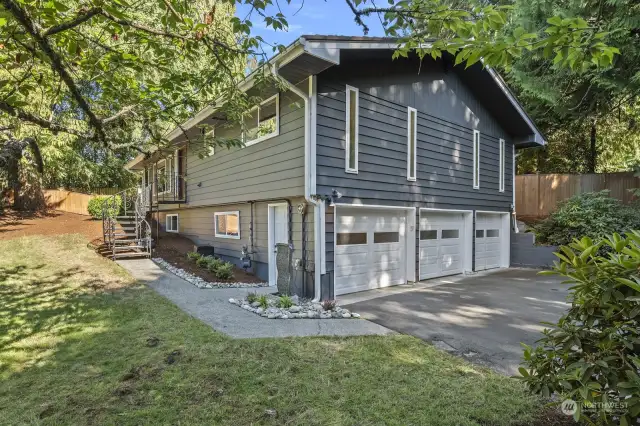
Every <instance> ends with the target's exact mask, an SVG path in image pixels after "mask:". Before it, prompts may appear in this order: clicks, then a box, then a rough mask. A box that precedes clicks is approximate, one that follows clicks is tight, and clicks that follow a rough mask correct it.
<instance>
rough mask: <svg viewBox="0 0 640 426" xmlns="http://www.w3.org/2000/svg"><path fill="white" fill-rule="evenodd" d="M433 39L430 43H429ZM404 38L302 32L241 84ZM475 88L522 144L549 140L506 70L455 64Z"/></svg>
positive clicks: (174, 137)
mask: <svg viewBox="0 0 640 426" xmlns="http://www.w3.org/2000/svg"><path fill="white" fill-rule="evenodd" d="M429 42H430V41H429V40H426V41H425V45H426V46H428V45H429ZM399 43H400V40H399V39H397V38H392V37H366V36H339V35H312V34H307V35H303V36H301V37H299V38H298V39H297V40H296V41H294V42H293V43H291V44H290V45H289V46H288V47H287V48H286V49H285V50H284V51H283V52H281V53H279V54H277V55H275V56H274V57H272V58H271V59H270V60H269V61H268V62H267V63H266V64H264V65H263V66H262V67H261V68H259V69H258V70H256V71H254V72H253V73H252V74H250V75H248V76H247V77H246V78H245V79H244V80H243V81H242V82H241V83H240V84H239V87H240V89H241V90H243V91H248V90H250V89H251V88H252V87H253V85H254V81H255V76H256V75H257V73H258V72H260V71H262V70H264V68H265V67H272V66H274V65H276V66H277V67H278V70H279V74H280V76H282V77H283V78H285V79H287V80H288V81H289V82H291V83H293V84H296V83H298V82H300V81H302V80H304V79H306V78H307V77H308V76H309V75H316V74H319V73H321V72H322V71H324V70H326V69H327V68H330V67H332V66H334V65H339V64H340V53H341V51H344V50H351V49H370V50H393V49H396V48H397V47H398V44H399ZM454 69H455V72H457V73H458V74H459V75H460V77H461V78H462V79H463V81H464V82H465V83H467V85H468V86H469V87H470V89H471V91H472V92H474V94H475V95H476V96H477V97H478V98H479V99H480V100H484V101H485V102H484V104H485V106H486V107H487V109H488V110H489V112H490V113H492V114H493V115H494V117H496V119H498V120H499V121H501V122H503V123H504V127H505V130H506V131H507V132H509V133H510V134H511V136H512V137H513V139H514V143H515V145H516V147H517V148H525V147H530V146H538V145H544V144H545V143H546V142H545V139H544V137H543V135H542V132H541V131H540V130H539V129H538V128H537V126H536V125H535V123H534V122H533V120H532V119H531V117H529V115H528V114H527V113H526V111H525V110H524V108H523V106H522V105H521V104H520V102H518V100H517V98H516V97H515V95H514V94H513V93H512V92H511V90H509V88H508V87H507V84H506V83H505V82H504V80H503V79H502V78H501V77H500V75H499V74H498V73H497V72H496V71H495V70H493V69H492V68H491V67H483V66H482V65H481V64H475V65H474V66H472V67H469V68H468V69H464V68H463V67H462V66H459V67H454ZM223 102H224V99H219V100H217V101H216V102H215V104H214V105H211V106H208V107H206V108H204V109H203V110H201V111H199V112H198V113H197V114H196V115H195V116H194V117H193V118H191V119H189V120H187V121H186V122H184V123H182V125H181V126H178V127H176V128H175V129H174V130H172V131H171V132H170V133H169V134H168V135H167V136H166V137H167V139H169V140H170V141H176V142H177V141H179V138H180V137H181V136H183V133H184V132H185V131H186V132H188V134H189V136H190V137H191V135H193V137H196V136H197V132H198V129H197V127H196V126H197V125H198V124H200V123H204V122H207V121H211V120H212V117H214V114H215V112H216V111H217V110H218V109H219V106H220V105H222V103H223ZM142 160H144V156H143V155H139V156H138V157H136V158H135V159H134V160H132V161H131V162H129V163H128V164H127V166H126V167H127V169H129V170H135V169H137V168H140V164H141V161H142Z"/></svg>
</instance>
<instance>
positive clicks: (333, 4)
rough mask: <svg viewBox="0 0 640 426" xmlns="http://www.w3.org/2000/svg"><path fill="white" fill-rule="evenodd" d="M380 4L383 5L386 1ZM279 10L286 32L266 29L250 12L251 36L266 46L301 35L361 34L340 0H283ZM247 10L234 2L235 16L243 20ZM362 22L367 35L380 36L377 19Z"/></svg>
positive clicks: (273, 9)
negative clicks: (367, 30) (289, 1)
mask: <svg viewBox="0 0 640 426" xmlns="http://www.w3.org/2000/svg"><path fill="white" fill-rule="evenodd" d="M274 3H275V0H274ZM383 3H384V4H385V5H386V2H384V1H383ZM301 6H302V8H301ZM280 8H281V10H282V13H283V14H284V15H285V17H286V18H287V21H288V22H289V31H288V32H283V31H274V30H273V29H271V28H268V29H267V28H266V27H265V24H264V19H263V18H262V17H261V16H260V15H258V14H257V13H255V12H254V14H253V15H252V16H251V22H252V24H253V31H252V33H253V35H259V36H261V37H262V38H264V39H265V41H267V42H269V43H274V44H283V45H285V46H286V45H288V44H289V43H291V42H293V41H294V40H295V39H297V38H298V37H300V36H301V35H302V34H323V35H355V36H358V35H359V36H361V35H363V34H362V28H361V27H359V26H357V25H356V24H355V22H354V21H353V13H352V12H351V10H350V9H349V6H347V3H346V2H345V1H344V0H305V1H304V5H303V4H302V1H301V0H292V1H291V4H287V2H286V0H280ZM250 10H251V9H250V8H249V7H247V6H246V5H241V4H237V3H236V15H237V16H238V17H240V18H242V19H244V18H245V17H246V16H247V13H248V12H249V11H250ZM277 12H278V9H277V7H275V6H271V7H269V8H268V9H267V14H268V15H275V14H276V13H277ZM366 23H367V25H368V26H369V29H370V31H369V35H370V36H383V35H384V32H383V30H382V26H381V24H380V20H379V19H378V17H371V18H368V19H367V20H366Z"/></svg>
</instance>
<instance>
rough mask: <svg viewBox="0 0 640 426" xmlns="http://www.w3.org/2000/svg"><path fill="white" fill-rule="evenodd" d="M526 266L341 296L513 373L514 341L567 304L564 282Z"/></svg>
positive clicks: (517, 352) (532, 333)
mask: <svg viewBox="0 0 640 426" xmlns="http://www.w3.org/2000/svg"><path fill="white" fill-rule="evenodd" d="M537 272H538V271H535V270H530V269H506V270H499V271H497V272H493V273H484V274H478V275H474V276H467V277H461V278H449V279H440V280H439V281H435V282H434V281H433V280H432V281H426V282H423V283H418V284H416V285H415V286H411V287H409V286H405V287H404V288H403V287H391V288H388V289H381V290H373V291H370V292H364V293H357V294H354V295H352V296H345V297H343V298H341V300H340V302H341V304H349V305H348V307H349V309H351V310H353V311H354V312H358V313H360V314H361V315H362V316H363V317H364V318H366V319H368V320H370V321H373V322H376V323H378V324H380V325H383V326H385V327H387V328H390V329H393V330H396V331H399V332H401V333H406V334H411V335H414V336H416V337H419V338H421V339H424V340H427V341H430V342H433V343H434V344H435V345H436V346H438V347H440V348H442V349H444V350H447V351H449V352H452V353H455V354H457V355H460V356H463V357H465V358H467V359H468V360H469V361H471V362H474V363H478V364H482V365H486V366H488V367H491V368H493V369H495V370H497V371H499V372H502V373H505V374H516V373H517V369H518V366H519V364H520V362H521V359H522V347H521V346H520V342H524V343H527V344H533V343H534V342H535V341H536V340H537V339H539V338H540V336H541V334H540V332H541V331H542V330H543V329H544V326H543V325H541V324H540V322H542V321H556V320H557V319H558V318H559V317H560V316H561V315H562V313H563V312H564V311H565V310H566V309H567V308H568V307H569V304H568V303H567V302H566V297H567V294H568V291H567V288H568V287H569V286H568V285H566V284H561V281H562V280H561V279H560V278H559V277H556V276H540V275H537Z"/></svg>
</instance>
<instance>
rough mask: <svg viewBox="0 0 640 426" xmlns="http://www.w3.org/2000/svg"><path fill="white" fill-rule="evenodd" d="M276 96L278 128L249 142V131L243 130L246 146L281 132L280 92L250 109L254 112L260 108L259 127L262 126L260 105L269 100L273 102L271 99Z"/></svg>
mask: <svg viewBox="0 0 640 426" xmlns="http://www.w3.org/2000/svg"><path fill="white" fill-rule="evenodd" d="M274 98H275V100H276V130H275V131H274V132H271V133H269V134H268V135H264V136H260V137H259V138H256V139H254V140H252V141H248V142H247V133H246V131H243V132H242V140H243V141H244V146H251V145H255V144H257V143H259V142H263V141H266V140H267V139H271V138H274V137H276V136H278V135H279V134H280V94H279V93H276V94H275V95H273V96H271V97H270V98H267V99H265V100H264V101H262V102H260V105H258V106H255V107H253V108H251V109H250V110H249V112H252V111H253V110H255V109H257V110H258V127H259V126H260V107H261V106H262V105H264V104H266V103H267V102H271V100H273V99H274Z"/></svg>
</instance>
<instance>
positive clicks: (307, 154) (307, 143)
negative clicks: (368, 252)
mask: <svg viewBox="0 0 640 426" xmlns="http://www.w3.org/2000/svg"><path fill="white" fill-rule="evenodd" d="M278 66H279V64H278V63H274V64H273V66H272V68H271V70H272V73H273V75H274V77H276V78H277V79H278V80H280V81H282V82H283V83H284V84H285V85H286V86H287V88H288V89H289V90H291V91H292V92H293V93H295V94H296V95H298V96H299V97H300V98H302V100H303V101H304V199H305V201H306V202H307V203H309V204H311V205H313V206H314V212H313V213H314V214H313V225H314V228H313V229H314V238H313V240H314V253H313V257H314V260H313V261H314V267H313V273H314V286H313V287H314V298H313V301H314V302H317V301H319V300H320V285H321V283H320V267H321V263H322V257H321V256H322V255H321V250H322V246H321V244H320V243H321V239H320V234H321V231H322V230H321V222H320V219H324V218H321V211H322V208H321V205H320V204H321V203H322V201H317V200H315V199H313V198H312V197H311V180H312V179H311V178H312V176H311V175H312V173H313V171H312V170H313V169H312V166H311V162H312V160H313V159H315V144H312V141H311V97H310V96H309V95H308V94H306V93H304V92H303V91H302V90H300V89H299V88H297V87H296V86H295V85H294V84H292V83H291V82H290V81H288V80H286V79H284V78H283V77H282V76H280V74H279V73H278ZM310 78H313V76H311V77H310Z"/></svg>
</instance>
